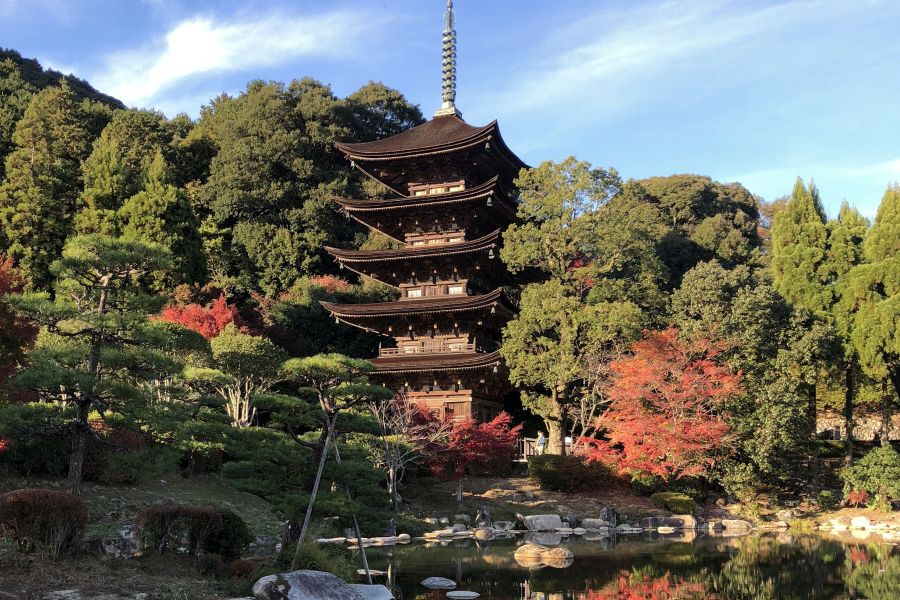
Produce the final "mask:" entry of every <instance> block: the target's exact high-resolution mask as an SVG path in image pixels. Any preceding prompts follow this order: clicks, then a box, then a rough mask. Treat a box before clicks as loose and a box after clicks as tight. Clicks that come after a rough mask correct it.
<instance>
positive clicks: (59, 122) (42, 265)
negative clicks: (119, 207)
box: [0, 81, 91, 289]
mask: <svg viewBox="0 0 900 600" xmlns="http://www.w3.org/2000/svg"><path fill="white" fill-rule="evenodd" d="M13 141H14V142H15V145H16V149H15V150H14V151H13V152H12V153H11V154H10V155H9V156H8V157H7V159H6V177H7V179H6V182H5V183H4V184H3V187H2V188H0V225H2V228H3V230H4V231H5V234H6V237H7V243H8V244H9V248H8V251H7V252H8V254H9V256H11V257H12V258H13V259H15V260H16V262H17V263H18V264H19V265H20V268H21V269H22V271H23V273H24V275H25V277H26V278H27V279H29V280H30V283H31V285H32V286H34V287H35V288H38V289H40V288H45V287H46V286H47V285H48V284H49V283H50V264H51V263H52V262H53V261H54V260H55V259H56V258H57V257H58V256H59V253H60V251H61V250H62V246H63V243H64V242H65V239H66V237H67V236H68V234H69V232H70V231H71V221H72V216H73V214H74V211H75V206H76V202H77V198H78V192H79V190H80V187H81V169H80V167H81V161H82V160H84V158H85V156H86V155H87V153H88V150H89V148H90V142H91V137H90V131H89V129H88V127H87V126H86V124H85V122H84V111H83V109H82V107H80V106H79V104H78V102H77V100H76V98H75V95H74V94H73V93H72V90H71V89H69V87H68V85H67V84H66V83H65V81H63V82H62V84H61V85H60V87H51V88H46V89H44V90H43V91H41V92H40V93H38V94H35V96H34V97H33V98H32V100H31V102H30V103H29V104H28V108H27V109H26V111H25V114H24V116H23V117H22V119H21V120H20V121H19V123H18V124H17V125H16V131H15V134H14V135H13Z"/></svg>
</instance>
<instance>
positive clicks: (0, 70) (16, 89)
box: [0, 58, 35, 245]
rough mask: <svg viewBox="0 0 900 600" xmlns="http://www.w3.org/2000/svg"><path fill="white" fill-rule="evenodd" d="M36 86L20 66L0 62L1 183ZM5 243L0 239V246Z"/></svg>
mask: <svg viewBox="0 0 900 600" xmlns="http://www.w3.org/2000/svg"><path fill="white" fill-rule="evenodd" d="M34 91H35V90H34V86H32V85H31V84H29V83H28V82H27V81H25V79H24V78H23V77H22V72H21V71H20V70H19V67H18V65H16V63H15V62H13V61H12V60H11V59H9V58H7V59H5V60H3V61H2V62H0V181H3V176H4V174H5V172H6V157H7V156H8V155H9V153H10V152H12V151H13V149H14V148H15V144H13V133H14V132H15V130H16V123H18V122H19V119H21V118H22V115H24V114H25V109H26V108H27V107H28V103H29V101H30V100H31V96H32V95H34ZM2 243H3V241H2V239H0V245H2Z"/></svg>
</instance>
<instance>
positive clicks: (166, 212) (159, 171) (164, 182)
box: [117, 150, 206, 289]
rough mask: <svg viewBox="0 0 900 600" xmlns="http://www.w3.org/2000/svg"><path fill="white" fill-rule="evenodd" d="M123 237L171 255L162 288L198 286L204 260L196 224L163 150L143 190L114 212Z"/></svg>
mask: <svg viewBox="0 0 900 600" xmlns="http://www.w3.org/2000/svg"><path fill="white" fill-rule="evenodd" d="M117 217H118V220H119V221H120V222H121V233H122V235H124V236H126V237H131V238H135V239H141V240H144V241H145V242H152V243H155V244H159V245H160V246H162V247H164V248H166V249H168V250H169V252H171V254H172V261H173V265H172V268H171V269H170V270H169V271H168V272H167V273H166V274H165V276H163V277H160V279H161V281H160V282H159V283H160V284H161V285H162V286H163V287H164V288H166V289H172V288H174V287H175V286H176V285H178V284H181V283H188V284H190V283H199V282H201V281H203V280H204V278H205V271H206V261H205V260H204V257H203V243H202V241H201V240H200V234H199V232H198V227H199V223H198V222H197V217H196V215H195V214H194V211H193V208H192V207H191V205H190V202H189V201H188V198H187V196H186V194H185V193H184V191H182V190H181V189H180V188H178V187H176V186H175V184H174V182H173V180H172V176H171V174H170V172H169V167H168V165H167V164H166V160H165V158H164V157H163V154H162V151H160V150H157V152H156V155H155V156H154V157H153V159H152V161H151V162H150V164H149V166H148V167H147V170H146V175H145V177H144V183H143V188H142V189H141V190H140V191H139V192H137V193H136V194H135V195H133V196H131V197H130V198H128V200H126V201H125V203H124V204H123V205H122V206H121V208H119V210H118V213H117Z"/></svg>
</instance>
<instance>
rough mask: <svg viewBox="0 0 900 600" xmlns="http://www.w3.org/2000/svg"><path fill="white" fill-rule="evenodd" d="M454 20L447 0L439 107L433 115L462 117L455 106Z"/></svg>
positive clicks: (454, 16)
mask: <svg viewBox="0 0 900 600" xmlns="http://www.w3.org/2000/svg"><path fill="white" fill-rule="evenodd" d="M455 21H456V15H455V14H454V12H453V0H447V10H446V11H445V12H444V33H443V39H442V46H441V48H442V55H441V107H440V108H439V109H437V110H436V111H435V112H434V116H435V117H443V116H447V115H456V116H457V117H462V113H461V112H459V110H457V108H456V30H455V29H454V28H453V27H454V23H455Z"/></svg>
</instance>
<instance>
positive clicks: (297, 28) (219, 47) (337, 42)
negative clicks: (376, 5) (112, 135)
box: [90, 11, 383, 105]
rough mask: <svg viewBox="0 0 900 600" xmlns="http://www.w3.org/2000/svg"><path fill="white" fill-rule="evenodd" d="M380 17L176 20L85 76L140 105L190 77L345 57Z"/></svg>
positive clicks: (340, 15) (346, 14)
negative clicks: (147, 43) (155, 39)
mask: <svg viewBox="0 0 900 600" xmlns="http://www.w3.org/2000/svg"><path fill="white" fill-rule="evenodd" d="M382 19H383V17H375V16H373V15H370V14H365V13H364V12H363V11H354V12H334V13H328V14H322V15H312V16H288V15H283V14H271V15H268V16H266V17H263V18H257V19H255V20H253V19H240V20H234V21H230V22H226V21H220V20H216V19H212V18H208V17H195V18H192V19H189V20H185V21H182V22H180V23H178V24H177V25H176V26H175V27H174V28H172V29H171V30H170V31H169V32H168V33H166V34H165V36H164V38H163V39H162V40H160V41H159V43H157V44H155V45H154V46H152V47H149V48H147V47H145V48H141V49H135V50H128V51H124V52H116V53H114V54H112V55H110V56H108V57H106V60H105V63H106V66H105V69H104V70H103V71H101V72H99V73H96V74H93V75H92V76H91V78H90V80H91V82H92V83H93V84H94V85H95V87H97V88H98V89H102V90H103V91H104V92H106V93H108V94H111V95H112V96H114V97H117V98H120V99H122V100H123V101H125V102H126V103H127V104H133V105H146V104H149V103H150V102H151V101H153V100H154V99H158V98H159V96H160V94H161V93H162V92H164V91H166V90H167V89H168V88H169V87H170V86H172V85H173V84H175V83H177V82H179V81H183V80H185V79H187V78H190V77H195V76H200V75H204V74H213V73H222V72H234V71H240V70H243V69H247V68H253V67H263V66H271V65H277V64H283V63H285V62H288V61H290V60H293V59H296V58H298V57H303V56H320V57H321V56H332V57H333V56H342V55H347V54H349V53H352V52H353V51H354V49H355V48H356V44H355V40H356V39H360V38H363V37H365V36H364V33H365V32H366V31H368V30H370V29H374V28H376V27H378V26H379V25H381V20H382Z"/></svg>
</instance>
